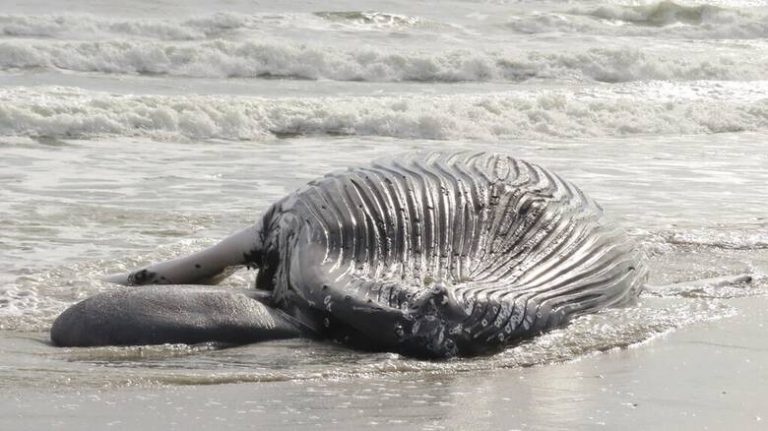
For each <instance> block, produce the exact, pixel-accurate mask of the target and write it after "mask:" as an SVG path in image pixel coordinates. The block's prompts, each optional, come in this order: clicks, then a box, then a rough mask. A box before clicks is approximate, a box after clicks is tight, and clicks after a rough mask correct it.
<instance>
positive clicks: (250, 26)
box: [0, 11, 449, 40]
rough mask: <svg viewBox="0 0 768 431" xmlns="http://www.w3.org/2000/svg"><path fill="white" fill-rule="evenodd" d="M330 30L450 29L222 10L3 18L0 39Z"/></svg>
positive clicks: (383, 16)
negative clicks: (177, 16)
mask: <svg viewBox="0 0 768 431" xmlns="http://www.w3.org/2000/svg"><path fill="white" fill-rule="evenodd" d="M289 26H290V27H292V28H296V27H298V28H307V29H314V30H329V29H335V28H339V27H342V28H359V29H373V30H375V29H381V30H392V29H407V28H418V27H425V28H429V29H436V28H441V27H445V28H448V27H449V26H446V25H441V24H439V23H436V22H431V21H427V20H424V19H421V18H418V17H411V16H406V15H399V14H392V13H385V12H376V11H369V12H363V11H360V12H358V11H350V12H316V13H313V14H309V13H292V14H290V13H289V14H285V13H282V14H280V13H261V14H250V15H246V14H238V13H229V12H227V13H225V12H220V13H216V14H213V15H207V16H199V17H192V18H188V19H182V20H168V19H115V18H107V17H101V16H96V15H90V14H77V15H75V14H57V15H3V14H0V37H23V38H38V39H53V38H55V39H74V40H94V39H101V38H103V37H112V38H114V37H129V38H140V39H159V40H204V39H213V38H233V37H237V36H242V35H246V34H248V33H250V32H258V31H260V30H265V29H268V28H276V27H277V28H280V27H289Z"/></svg>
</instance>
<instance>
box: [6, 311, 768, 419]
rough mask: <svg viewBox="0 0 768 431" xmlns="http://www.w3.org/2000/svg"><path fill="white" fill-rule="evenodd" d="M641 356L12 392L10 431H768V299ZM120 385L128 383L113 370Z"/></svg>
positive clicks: (644, 348) (638, 352) (660, 341)
mask: <svg viewBox="0 0 768 431" xmlns="http://www.w3.org/2000/svg"><path fill="white" fill-rule="evenodd" d="M731 302H734V303H736V304H734V305H737V306H738V308H739V310H740V311H739V313H738V314H737V315H736V316H733V317H730V318H723V319H720V320H716V321H710V322H705V323H702V324H699V325H697V326H691V327H688V328H685V329H682V330H679V331H675V332H673V333H670V334H667V335H661V336H658V337H656V338H654V339H652V340H650V341H647V342H645V343H642V344H641V345H637V346H632V347H629V348H624V349H614V350H611V351H608V352H600V353H594V354H591V355H589V356H586V357H582V358H580V359H577V360H573V361H569V362H566V363H559V364H548V365H542V366H535V367H530V368H517V369H502V370H489V371H484V372H483V371H474V372H467V373H458V374H440V373H436V374H432V375H430V374H420V373H396V374H390V375H372V376H364V377H358V378H345V379H338V380H325V379H323V380H306V381H301V382H272V383H253V384H248V383H240V384H221V385H192V386H175V387H156V388H122V389H82V388H66V387H59V388H56V389H54V390H40V389H37V390H12V389H11V390H6V391H5V392H4V393H3V394H2V395H0V400H2V402H1V403H0V428H2V429H8V430H16V429H18V430H22V429H24V430H81V429H86V428H89V429H113V430H136V429H142V430H147V431H149V430H188V429H205V428H209V427H210V428H216V429H285V430H294V429H328V428H334V429H344V430H356V429H361V428H363V427H371V428H379V429H402V430H416V429H422V430H515V429H521V430H523V429H525V430H574V429H579V430H581V429H583V430H592V429H677V430H726V429H739V430H761V429H764V427H765V423H766V422H765V421H766V420H768V405H767V404H766V403H765V398H766V396H767V395H768V391H767V390H766V388H765V385H763V384H762V382H764V381H766V379H768V337H767V335H768V325H766V322H767V321H768V320H767V319H768V311H766V310H768V299H766V298H765V297H750V298H740V299H737V300H731ZM114 373H119V370H114Z"/></svg>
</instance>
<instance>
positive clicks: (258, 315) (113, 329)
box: [51, 286, 306, 347]
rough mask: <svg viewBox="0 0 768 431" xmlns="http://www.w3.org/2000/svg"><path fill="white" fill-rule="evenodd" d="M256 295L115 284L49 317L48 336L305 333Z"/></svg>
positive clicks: (95, 342) (103, 342) (94, 340)
mask: <svg viewBox="0 0 768 431" xmlns="http://www.w3.org/2000/svg"><path fill="white" fill-rule="evenodd" d="M258 296H259V294H258V291H253V290H251V291H241V290H236V289H211V288H204V287H197V286H162V287H157V286H146V287H137V288H130V289H117V290H114V291H110V292H106V293H102V294H99V295H96V296H93V297H91V298H88V299H86V300H84V301H82V302H80V303H78V304H76V305H74V306H72V307H70V308H69V309H67V310H66V311H65V312H64V313H62V314H61V315H60V316H59V317H58V318H57V319H56V321H55V322H54V324H53V328H52V329H51V341H53V344H55V345H57V346H67V347H74V346H77V347H85V346H107V345H143V344H163V343H186V344H195V343H202V342H221V343H228V344H246V343H252V342H257V341H266V340H274V339H281V338H294V337H299V336H302V335H306V334H305V333H304V331H303V330H302V329H301V328H300V326H299V325H298V324H296V323H295V322H294V321H293V319H292V318H291V317H289V316H287V315H286V314H285V313H283V312H282V311H280V310H277V309H274V308H272V307H269V306H268V305H266V304H264V303H263V302H261V301H259V300H258V299H256V298H257V297H258Z"/></svg>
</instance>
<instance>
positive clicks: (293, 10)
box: [0, 0, 768, 391]
mask: <svg viewBox="0 0 768 431" xmlns="http://www.w3.org/2000/svg"><path fill="white" fill-rule="evenodd" d="M767 143H768V3H766V2H762V1H736V0H734V1H690V2H689V1H675V2H672V1H610V2H604V1H601V2H592V1H501V0H500V1H488V2H484V1H471V0H466V1H440V2H438V1H418V2H414V1H406V0H390V1H354V2H352V1H337V2H320V1H293V2H283V1H276V0H268V1H246V0H232V1H227V2H214V1H207V0H193V1H188V2H165V1H147V0H133V1H131V2H119V1H115V0H88V1H78V2H72V3H71V4H67V6H66V7H62V6H61V4H60V3H59V2H53V1H51V0H33V1H25V2H12V1H7V0H0V391H19V390H27V389H28V390H31V391H35V390H40V391H43V390H48V388H51V387H53V388H54V390H61V391H66V390H81V389H82V390H85V389H87V388H102V389H103V388H122V387H125V386H129V387H132V388H138V389H139V390H146V391H149V390H150V389H152V388H157V387H166V386H177V385H194V384H213V383H260V384H261V383H263V384H265V385H266V384H268V383H267V382H274V381H288V382H301V381H313V382H318V381H320V382H323V381H327V380H329V379H330V380H333V379H347V378H348V379H370V378H372V376H373V377H374V378H375V377H376V376H392V375H395V376H403V375H405V376H411V375H413V376H416V378H422V379H423V378H425V377H424V376H434V375H454V374H455V375H459V374H461V375H466V374H464V373H488V372H499V371H500V370H506V369H518V368H521V367H529V366H534V365H538V366H543V367H547V366H550V365H551V364H557V363H562V362H567V361H573V360H578V359H580V358H583V357H587V356H590V355H594V354H599V352H604V351H613V350H616V349H623V348H627V347H629V346H637V348H639V349H642V348H643V346H644V345H645V344H644V343H645V342H647V341H649V340H653V339H654V338H656V337H658V336H659V335H663V334H668V333H670V332H672V331H675V330H677V329H679V328H686V327H691V326H695V325H701V324H704V323H705V322H710V321H713V320H718V319H720V320H722V321H723V324H724V325H727V322H728V320H729V319H733V318H734V316H738V315H739V314H740V313H742V312H743V307H742V305H740V304H744V303H745V298H753V297H766V296H768V278H767V277H766V274H768V149H767V148H766V144H767ZM466 149H483V150H491V151H499V152H504V153H508V154H512V155H515V156H518V157H522V158H526V159H528V160H531V161H534V162H537V163H540V164H542V165H544V166H547V167H550V168H552V169H553V170H555V171H557V172H559V173H560V174H562V175H563V176H564V177H566V178H568V179H570V180H572V181H573V182H575V183H576V184H578V185H580V186H581V187H582V188H583V189H584V190H585V191H586V192H587V193H589V194H590V195H592V196H593V197H595V198H596V199H597V200H598V201H599V202H600V203H601V204H602V205H603V206H604V208H605V209H606V211H607V213H608V214H610V215H611V216H612V217H614V218H615V219H616V220H618V222H619V223H621V224H622V225H623V226H624V227H625V228H626V229H627V230H628V231H629V232H630V234H631V235H632V236H634V237H635V238H636V240H637V241H638V242H639V243H640V244H642V246H643V248H644V249H645V251H646V252H647V254H648V256H649V259H650V267H651V280H650V283H651V284H653V285H658V286H661V285H665V284H669V283H675V282H681V281H688V280H696V279H702V278H709V277H719V276H728V275H735V274H743V273H749V274H752V275H753V278H754V280H753V282H752V283H742V284H739V283H734V284H725V285H711V286H703V287H702V286H697V287H693V288H686V287H673V288H663V287H655V288H649V289H648V290H647V291H646V292H645V293H644V294H643V295H642V296H641V301H640V303H639V304H638V305H637V306H636V307H632V308H628V309H621V310H609V311H606V312H603V313H600V314H597V315H593V316H587V317H584V318H581V319H578V320H577V321H575V322H574V323H573V324H572V325H570V326H569V327H567V328H564V329H561V330H557V331H554V332H552V333H550V334H547V335H544V336H542V337H539V338H538V339H535V340H532V341H531V342H528V343H524V344H522V345H520V346H518V347H515V348H512V349H509V350H508V351H506V352H504V353H501V354H499V355H496V356H492V357H486V358H474V359H470V360H452V361H448V362H424V361H416V360H411V359H406V358H402V357H400V356H398V355H394V354H363V353H358V352H354V351H350V350H347V349H345V348H343V347H341V346H334V345H328V344H322V343H317V342H310V341H305V340H291V341H281V342H271V343H264V344H259V345H252V346H244V347H239V348H234V349H219V348H218V346H215V345H198V346H183V345H170V346H153V347H131V348H112V347H110V348H93V349H56V348H53V347H51V346H50V345H49V344H48V341H47V340H48V338H47V337H48V335H47V330H48V328H49V327H50V324H51V323H52V321H53V319H54V318H55V317H56V316H57V315H58V313H60V312H61V311H63V310H64V309H65V308H66V307H68V306H69V305H71V304H73V303H75V302H77V301H79V300H82V299H84V298H86V297H88V296H90V295H93V294H95V293H97V292H101V291H104V290H107V289H111V288H114V287H112V286H110V285H109V284H107V283H104V282H102V281H101V277H102V276H103V275H105V274H109V273H114V272H118V271H125V270H128V269H131V268H136V267H137V266H140V265H144V264H147V263H150V262H154V261H159V260H164V259H168V258H171V257H173V256H177V255H182V254H188V253H191V252H193V251H196V250H199V249H201V248H203V247H205V246H208V245H210V244H212V243H213V242H215V241H216V240H217V239H220V238H222V237H224V236H226V235H227V234H229V233H232V232H235V231H237V230H239V229H240V228H242V227H243V226H246V225H248V224H250V223H252V222H253V221H254V220H255V219H256V217H257V216H258V215H259V214H260V212H261V211H263V210H264V209H266V208H267V206H268V205H269V204H270V203H271V202H273V201H275V200H276V199H278V198H280V197H282V196H284V195H285V194H287V193H290V192H291V191H292V190H294V189H296V188H297V187H299V186H300V185H302V184H303V183H304V182H306V181H308V180H311V179H313V178H315V177H317V176H320V175H322V174H323V173H325V172H327V171H329V170H333V169H338V168H343V167H345V166H348V165H351V164H355V163H365V162H367V161H369V160H371V159H374V158H377V157H383V156H389V155H392V154H396V153H398V152H405V151H426V150H466ZM253 276H254V275H253V274H249V273H247V272H240V273H237V274H236V275H234V276H233V277H231V278H230V279H228V280H226V281H225V282H224V283H223V285H222V288H230V287H240V286H244V285H246V284H247V283H249V282H251V280H252V279H253ZM398 378H399V377H398Z"/></svg>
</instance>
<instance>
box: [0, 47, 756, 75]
mask: <svg viewBox="0 0 768 431" xmlns="http://www.w3.org/2000/svg"><path fill="white" fill-rule="evenodd" d="M19 69H47V70H65V71H77V72H98V73H109V74H148V75H163V76H183V77H205V78H264V77H271V78H275V77H280V78H297V79H329V80H337V81H372V82H400V81H418V82H459V81H470V82H477V81H480V82H484V81H524V80H529V79H540V80H553V79H554V80H567V81H574V80H576V81H583V80H586V81H598V82H628V81H643V80H673V81H685V80H701V79H711V80H760V79H764V78H765V71H766V70H768V55H763V54H761V52H760V51H755V55H753V56H750V57H749V58H744V57H743V55H741V52H740V51H739V52H734V51H731V50H727V49H721V50H718V51H712V50H709V49H699V52H696V51H694V50H693V49H690V52H688V53H687V55H686V56H681V55H680V53H679V52H677V51H671V52H657V51H653V50H648V49H644V48H627V47H619V48H613V47H604V48H602V47H601V48H589V49H581V50H580V49H573V50H568V51H561V52H549V51H540V50H519V49H515V50H510V51H502V52H496V51H489V52H484V51H469V50H464V49H456V50H450V51H445V52H439V51H438V52H415V51H414V52H409V51H407V50H403V51H402V52H395V51H388V50H387V49H373V48H367V47H360V48H352V49H347V50H343V49H338V48H332V47H329V46H312V45H306V44H302V45H293V44H290V43H288V44H278V43H257V42H250V41H247V42H234V41H224V40H217V41H205V42H157V41H136V40H130V41H108V42H45V43H41V42H38V41H28V40H10V41H5V42H0V70H6V71H7V70H19Z"/></svg>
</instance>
